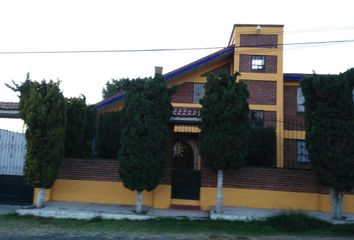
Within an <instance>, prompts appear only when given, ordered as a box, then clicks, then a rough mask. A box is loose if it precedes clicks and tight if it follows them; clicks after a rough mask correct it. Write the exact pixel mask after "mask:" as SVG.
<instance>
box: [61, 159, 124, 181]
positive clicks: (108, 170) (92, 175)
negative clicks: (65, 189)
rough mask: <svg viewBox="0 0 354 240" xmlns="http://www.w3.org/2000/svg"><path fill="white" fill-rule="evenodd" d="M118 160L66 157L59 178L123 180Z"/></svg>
mask: <svg viewBox="0 0 354 240" xmlns="http://www.w3.org/2000/svg"><path fill="white" fill-rule="evenodd" d="M118 171H119V163H118V160H108V159H104V160H103V159H97V160H91V159H66V160H65V161H64V162H63V164H62V166H61V169H60V171H59V174H58V178H59V179H72V180H92V181H121V179H120V177H119V174H118Z"/></svg>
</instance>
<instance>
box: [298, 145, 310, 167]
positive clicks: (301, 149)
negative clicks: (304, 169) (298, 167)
mask: <svg viewBox="0 0 354 240" xmlns="http://www.w3.org/2000/svg"><path fill="white" fill-rule="evenodd" d="M296 161H297V162H298V163H309V162H311V161H310V159H309V153H308V151H307V148H306V142H305V141H300V140H298V141H296Z"/></svg>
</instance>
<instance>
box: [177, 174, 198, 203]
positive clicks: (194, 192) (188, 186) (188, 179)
mask: <svg viewBox="0 0 354 240" xmlns="http://www.w3.org/2000/svg"><path fill="white" fill-rule="evenodd" d="M172 198H174V199H189V200H199V198H200V171H199V170H177V169H176V170H173V171H172Z"/></svg>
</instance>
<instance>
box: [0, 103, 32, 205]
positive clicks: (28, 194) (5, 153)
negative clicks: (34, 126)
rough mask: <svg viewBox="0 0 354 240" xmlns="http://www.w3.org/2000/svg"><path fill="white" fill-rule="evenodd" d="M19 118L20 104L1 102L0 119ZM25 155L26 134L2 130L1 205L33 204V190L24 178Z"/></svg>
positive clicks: (0, 130)
mask: <svg viewBox="0 0 354 240" xmlns="http://www.w3.org/2000/svg"><path fill="white" fill-rule="evenodd" d="M18 117H19V109H18V103H16V102H0V118H18ZM0 128H1V126H0ZM25 154H26V139H25V134H23V133H17V132H12V131H7V130H3V129H0V204H1V203H3V204H4V203H6V204H29V203H31V201H32V199H33V188H32V187H30V186H28V185H27V184H26V183H25V181H24V178H23V166H24V162H25Z"/></svg>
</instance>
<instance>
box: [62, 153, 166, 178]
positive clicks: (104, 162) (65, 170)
mask: <svg viewBox="0 0 354 240" xmlns="http://www.w3.org/2000/svg"><path fill="white" fill-rule="evenodd" d="M167 159H169V158H167ZM57 178H58V179H67V180H88V181H110V182H121V181H122V179H121V178H120V177H119V162H118V160H114V159H65V160H64V162H63V164H62V166H61V168H60V170H59V174H58V176H57ZM160 184H171V167H170V163H169V161H167V163H166V167H165V168H164V169H163V171H162V177H161V180H160Z"/></svg>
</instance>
